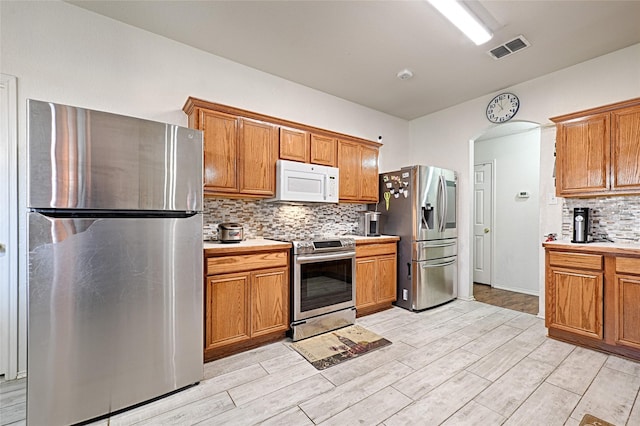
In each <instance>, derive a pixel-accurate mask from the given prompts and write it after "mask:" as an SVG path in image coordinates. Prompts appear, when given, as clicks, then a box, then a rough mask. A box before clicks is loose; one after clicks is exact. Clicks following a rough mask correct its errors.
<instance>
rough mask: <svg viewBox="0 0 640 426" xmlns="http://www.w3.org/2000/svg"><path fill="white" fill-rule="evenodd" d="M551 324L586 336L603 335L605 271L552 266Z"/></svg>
mask: <svg viewBox="0 0 640 426" xmlns="http://www.w3.org/2000/svg"><path fill="white" fill-rule="evenodd" d="M550 272H551V274H550V277H549V279H550V282H548V283H547V285H549V288H548V291H547V297H550V301H549V302H550V303H549V307H550V308H551V312H550V313H548V315H550V317H549V320H550V321H549V324H548V325H549V327H554V328H557V329H560V330H565V331H570V332H572V333H575V334H580V335H583V336H587V337H591V338H595V339H602V337H603V323H602V316H603V297H602V294H603V274H602V272H588V271H578V270H576V271H572V270H563V269H555V268H552V269H551V271H550Z"/></svg>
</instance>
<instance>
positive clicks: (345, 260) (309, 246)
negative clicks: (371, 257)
mask: <svg viewBox="0 0 640 426" xmlns="http://www.w3.org/2000/svg"><path fill="white" fill-rule="evenodd" d="M291 242H292V244H293V249H292V253H293V256H292V259H293V262H292V271H291V318H292V322H291V337H292V339H293V340H294V341H296V340H301V339H305V338H307V337H311V336H315V335H317V334H322V333H325V332H327V331H330V330H335V329H338V328H341V327H344V326H347V325H351V324H354V323H355V320H356V308H355V296H356V242H355V239H353V238H349V237H336V238H319V239H305V240H293V241H291Z"/></svg>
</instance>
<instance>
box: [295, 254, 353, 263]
mask: <svg viewBox="0 0 640 426" xmlns="http://www.w3.org/2000/svg"><path fill="white" fill-rule="evenodd" d="M355 257H356V254H355V253H349V254H345V253H336V254H316V255H313V256H298V257H297V258H296V263H297V264H303V263H317V262H323V261H325V260H342V259H355Z"/></svg>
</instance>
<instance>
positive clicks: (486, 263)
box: [471, 122, 541, 313]
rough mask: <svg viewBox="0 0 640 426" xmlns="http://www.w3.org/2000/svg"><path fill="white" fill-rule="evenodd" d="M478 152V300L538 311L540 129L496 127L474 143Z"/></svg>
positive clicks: (475, 232) (475, 268)
mask: <svg viewBox="0 0 640 426" xmlns="http://www.w3.org/2000/svg"><path fill="white" fill-rule="evenodd" d="M473 152H474V154H473V160H474V161H473V163H472V164H473V165H474V169H473V175H472V176H474V181H473V183H474V198H473V201H474V206H473V235H472V238H473V242H472V244H471V249H472V250H473V253H472V259H473V279H474V289H473V294H474V297H475V298H476V300H480V299H481V298H482V299H484V300H480V301H486V303H491V304H497V305H499V306H503V305H505V304H506V305H507V306H503V307H507V308H509V307H510V306H509V305H510V304H511V305H512V307H511V309H516V310H521V311H528V310H529V309H535V312H534V313H537V312H538V309H537V307H538V293H539V279H538V276H539V257H538V251H539V244H540V238H541V237H540V235H539V234H540V232H539V227H540V225H539V223H540V219H539V215H540V191H539V187H540V126H539V125H538V124H536V123H529V122H509V123H504V124H501V125H498V126H494V127H492V128H490V129H488V130H487V131H485V132H484V133H483V134H482V135H480V136H479V137H478V138H476V139H475V140H474V143H473ZM524 296H527V297H524ZM523 303H524V304H525V305H526V306H528V304H530V305H531V306H535V308H533V307H530V306H528V307H526V308H523V307H522V306H525V305H522V304H523Z"/></svg>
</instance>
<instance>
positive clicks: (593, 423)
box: [580, 414, 615, 426]
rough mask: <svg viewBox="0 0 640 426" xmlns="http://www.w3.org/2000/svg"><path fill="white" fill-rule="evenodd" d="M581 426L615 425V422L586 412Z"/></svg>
mask: <svg viewBox="0 0 640 426" xmlns="http://www.w3.org/2000/svg"><path fill="white" fill-rule="evenodd" d="M580 426H615V425H614V424H613V423H609V422H605V421H604V420H602V419H599V418H597V417H593V416H592V415H591V414H585V415H584V417H583V418H582V420H581V421H580Z"/></svg>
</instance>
